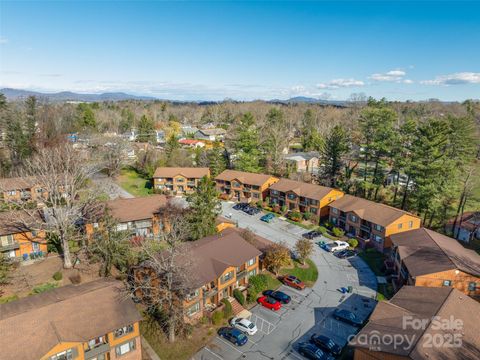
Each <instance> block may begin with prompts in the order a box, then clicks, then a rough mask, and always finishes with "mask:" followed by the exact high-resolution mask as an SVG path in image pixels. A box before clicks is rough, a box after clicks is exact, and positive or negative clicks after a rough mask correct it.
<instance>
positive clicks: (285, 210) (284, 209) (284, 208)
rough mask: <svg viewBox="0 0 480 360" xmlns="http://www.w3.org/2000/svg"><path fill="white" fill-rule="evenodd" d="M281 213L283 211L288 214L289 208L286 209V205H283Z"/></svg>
mask: <svg viewBox="0 0 480 360" xmlns="http://www.w3.org/2000/svg"><path fill="white" fill-rule="evenodd" d="M280 211H281V212H282V213H286V212H287V207H286V206H285V205H283V206H282V207H281V209H280Z"/></svg>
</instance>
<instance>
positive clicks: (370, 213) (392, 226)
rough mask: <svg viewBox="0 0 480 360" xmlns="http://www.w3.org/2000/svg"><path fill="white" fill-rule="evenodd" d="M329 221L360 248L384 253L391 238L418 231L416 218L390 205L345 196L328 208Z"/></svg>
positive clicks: (418, 224)
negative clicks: (405, 232)
mask: <svg viewBox="0 0 480 360" xmlns="http://www.w3.org/2000/svg"><path fill="white" fill-rule="evenodd" d="M329 206H330V222H331V223H332V224H333V225H334V226H337V227H339V228H341V229H343V230H345V232H346V233H347V235H348V236H352V237H355V238H357V239H358V240H359V244H360V246H361V247H363V248H365V247H367V246H368V247H370V246H371V247H374V248H376V249H377V250H378V251H380V252H384V251H386V250H388V249H390V247H391V241H390V236H391V235H393V234H397V233H400V232H404V231H408V230H413V229H418V228H419V227H420V225H421V220H420V218H419V217H418V216H415V215H412V214H410V213H408V212H406V211H403V210H400V209H396V208H394V207H392V206H388V205H385V204H380V203H376V202H373V201H369V200H365V199H362V198H358V197H356V196H352V195H345V196H343V197H342V198H340V199H338V200H335V201H334V202H332V203H331V204H330V205H329Z"/></svg>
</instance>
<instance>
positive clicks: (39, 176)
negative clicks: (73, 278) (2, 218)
mask: <svg viewBox="0 0 480 360" xmlns="http://www.w3.org/2000/svg"><path fill="white" fill-rule="evenodd" d="M96 171H97V167H96V166H95V164H94V163H91V162H90V161H88V159H86V158H84V157H83V156H82V154H81V153H79V152H77V151H76V150H75V149H73V148H72V146H70V145H69V144H65V143H64V144H61V145H59V146H57V147H52V148H43V149H40V150H38V152H37V153H36V154H35V156H33V157H31V158H29V159H27V160H26V161H25V163H24V169H23V174H24V175H25V176H30V177H32V178H33V179H34V180H35V182H36V184H38V185H39V186H41V192H42V193H44V194H46V195H47V199H46V201H45V206H44V207H43V209H42V214H43V216H42V217H39V216H38V209H31V206H29V205H28V204H27V205H24V204H19V205H18V206H19V207H21V208H22V209H21V211H22V213H23V214H24V216H21V217H17V218H13V219H11V220H10V222H11V224H12V226H19V227H22V228H24V229H28V230H29V231H33V230H35V231H41V230H44V231H46V232H48V233H50V235H52V236H53V237H56V238H57V239H58V242H59V244H60V247H61V250H62V253H63V266H64V268H66V269H68V268H71V267H72V256H71V253H70V245H69V241H76V242H80V241H82V240H83V239H84V235H83V234H82V232H81V229H80V226H79V225H80V224H82V220H83V216H84V215H83V214H89V213H91V212H92V211H94V209H95V208H96V206H98V205H97V201H96V196H95V194H94V192H93V191H92V189H90V188H89V187H88V182H89V177H90V176H91V175H93V174H94V173H95V172H96Z"/></svg>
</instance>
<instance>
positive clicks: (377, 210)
mask: <svg viewBox="0 0 480 360" xmlns="http://www.w3.org/2000/svg"><path fill="white" fill-rule="evenodd" d="M330 207H332V208H335V209H339V210H340V211H344V212H354V213H355V214H357V215H358V217H360V218H361V219H364V220H367V221H370V222H372V223H374V224H378V225H381V226H384V227H386V226H388V225H390V224H391V223H392V222H394V221H395V220H397V219H399V218H400V217H402V216H403V215H410V216H414V217H416V216H415V215H413V214H410V213H409V212H406V211H403V210H400V209H397V208H394V207H392V206H388V205H385V204H380V203H376V202H373V201H370V200H366V199H362V198H359V197H356V196H352V195H345V196H343V197H342V198H340V199H338V200H335V201H334V202H332V203H331V204H330Z"/></svg>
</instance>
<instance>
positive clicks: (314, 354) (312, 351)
mask: <svg viewBox="0 0 480 360" xmlns="http://www.w3.org/2000/svg"><path fill="white" fill-rule="evenodd" d="M298 352H299V353H300V355H302V356H303V357H306V358H307V359H313V360H333V357H332V356H330V355H329V354H327V353H326V352H325V351H322V350H320V349H319V348H318V347H316V346H315V345H313V344H311V343H308V342H304V343H300V344H298Z"/></svg>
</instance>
